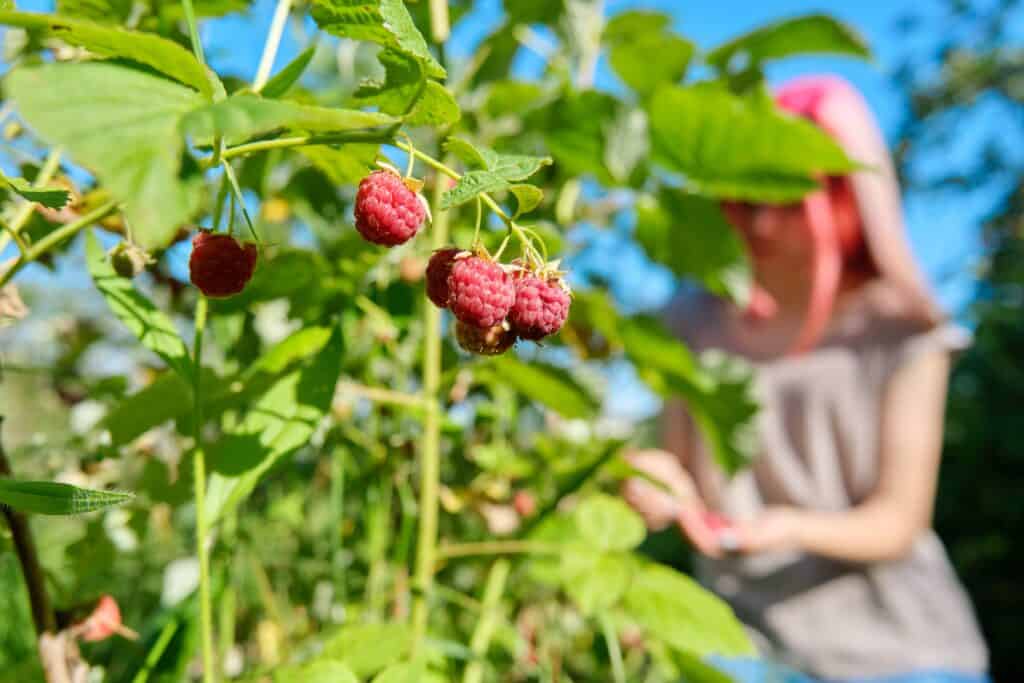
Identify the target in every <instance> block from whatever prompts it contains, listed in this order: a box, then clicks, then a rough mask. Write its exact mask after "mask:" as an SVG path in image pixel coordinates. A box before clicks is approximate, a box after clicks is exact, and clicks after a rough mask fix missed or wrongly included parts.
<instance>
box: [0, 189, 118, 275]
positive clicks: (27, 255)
mask: <svg viewBox="0 0 1024 683" xmlns="http://www.w3.org/2000/svg"><path fill="white" fill-rule="evenodd" d="M116 208H117V202H112V201H111V202H107V203H106V204H103V205H102V206H99V207H97V208H95V209H93V210H92V211H90V212H89V213H87V214H85V215H84V216H82V217H81V218H79V219H78V220H76V221H72V222H71V223H68V224H66V225H62V226H61V227H59V228H57V229H56V230H54V231H53V232H51V233H50V234H48V235H46V237H44V238H43V239H41V240H39V241H38V242H36V243H35V244H33V245H32V246H31V247H29V249H28V251H27V252H24V253H22V254H21V255H20V256H19V257H18V260H17V261H15V262H14V263H13V264H12V265H11V267H10V268H8V269H7V270H5V271H4V272H3V273H2V274H0V287H3V286H4V285H6V284H7V283H8V282H10V281H11V278H13V277H14V276H15V275H17V274H18V271H20V270H21V269H22V268H24V267H25V266H26V265H27V264H29V263H31V262H33V261H35V260H36V259H37V258H39V257H40V256H42V255H43V254H45V253H46V252H47V251H49V250H50V249H53V248H54V247H55V246H57V245H58V244H60V243H61V242H63V241H64V240H66V239H69V238H71V237H72V236H73V235H75V233H77V232H78V231H79V230H81V229H82V228H87V227H89V226H90V225H92V224H93V223H95V222H96V221H98V220H100V219H102V218H104V217H105V216H107V215H108V214H110V213H113V211H114V210H115V209H116Z"/></svg>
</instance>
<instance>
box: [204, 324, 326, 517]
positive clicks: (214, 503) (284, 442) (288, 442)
mask: <svg viewBox="0 0 1024 683" xmlns="http://www.w3.org/2000/svg"><path fill="white" fill-rule="evenodd" d="M342 351H343V345H342V337H341V332H340V330H335V331H334V332H333V333H332V335H331V338H330V339H329V340H328V341H327V344H326V345H325V346H324V347H323V349H322V350H321V351H320V352H319V353H318V354H317V355H316V356H315V357H314V358H313V359H311V361H310V362H309V363H308V364H307V365H305V366H304V367H302V368H300V369H299V370H296V371H294V372H291V373H289V374H287V375H284V376H283V377H281V378H280V379H278V380H277V381H276V382H274V383H273V384H272V385H271V386H270V387H269V389H267V391H266V393H264V394H263V395H262V396H260V397H259V399H257V400H256V401H255V403H254V404H253V406H252V407H251V408H250V409H249V410H248V411H247V412H246V414H245V418H244V419H243V420H242V421H241V423H240V424H238V425H237V426H236V427H235V428H233V429H231V430H229V431H227V432H226V433H225V434H224V435H223V436H222V437H221V438H220V440H219V441H217V442H216V443H215V444H212V445H211V446H210V448H209V459H210V467H211V469H213V470H214V474H213V476H212V477H211V479H210V486H209V490H208V499H209V501H210V506H209V509H210V518H211V519H213V520H216V519H217V518H218V517H220V516H221V515H223V514H224V513H226V512H228V511H230V510H232V509H234V508H235V507H237V506H238V505H239V504H240V503H241V502H242V501H244V500H245V499H246V498H247V497H248V496H249V494H250V493H252V490H253V489H254V488H255V487H256V484H257V483H259V480H260V479H261V478H262V477H263V475H264V474H266V473H267V472H268V471H269V470H270V468H271V467H273V466H274V465H275V464H276V463H277V462H279V461H280V460H281V459H282V458H285V457H287V456H288V455H290V454H292V453H294V452H295V451H296V450H298V449H299V448H301V447H302V446H304V445H305V444H307V443H308V442H309V438H310V436H312V434H313V432H314V431H315V430H316V428H317V426H318V425H319V424H320V420H321V418H322V417H323V416H324V414H325V413H326V412H327V410H328V408H329V407H330V405H331V398H332V397H333V396H334V387H335V384H336V383H337V381H338V376H339V374H340V372H341V356H342Z"/></svg>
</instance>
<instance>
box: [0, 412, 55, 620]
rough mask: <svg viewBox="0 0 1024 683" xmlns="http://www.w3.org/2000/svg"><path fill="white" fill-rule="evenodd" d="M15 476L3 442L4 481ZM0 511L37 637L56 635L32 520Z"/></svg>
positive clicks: (0, 466)
mask: <svg viewBox="0 0 1024 683" xmlns="http://www.w3.org/2000/svg"><path fill="white" fill-rule="evenodd" d="M2 424H3V417H2V416H0V425H2ZM11 474H12V473H11V465H10V463H9V462H8V461H7V455H6V454H5V453H4V448H3V443H2V442H0V477H10V476H11ZM0 507H2V509H3V514H4V517H5V518H6V519H7V526H8V527H10V529H11V541H12V542H13V544H14V551H15V553H16V554H17V556H18V563H19V564H20V565H21V575H22V576H23V577H25V587H26V589H27V590H28V601H29V605H30V606H31V608H32V621H33V623H34V624H35V627H36V634H37V635H42V634H43V633H46V632H48V631H49V632H55V631H56V630H57V617H56V615H55V614H54V611H53V606H52V605H51V604H50V597H49V594H48V593H47V592H46V579H45V577H44V575H43V568H42V566H41V565H40V564H39V554H38V553H37V552H36V544H35V541H34V540H33V539H32V530H31V529H30V528H29V526H28V519H27V518H26V517H25V515H24V514H22V513H20V512H17V511H16V510H14V509H13V508H10V507H7V506H0Z"/></svg>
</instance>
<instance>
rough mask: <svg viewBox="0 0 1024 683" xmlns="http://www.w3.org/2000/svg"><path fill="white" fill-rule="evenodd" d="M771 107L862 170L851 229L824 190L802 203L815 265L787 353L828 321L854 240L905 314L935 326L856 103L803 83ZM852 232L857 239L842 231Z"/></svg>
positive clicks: (815, 79)
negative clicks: (806, 122)
mask: <svg viewBox="0 0 1024 683" xmlns="http://www.w3.org/2000/svg"><path fill="white" fill-rule="evenodd" d="M776 102H777V103H778V105H779V106H780V107H781V108H782V109H785V110H787V111H790V112H792V113H794V114H797V115H799V116H803V117H806V118H808V119H810V120H811V121H813V122H814V123H816V124H817V125H818V126H820V127H821V128H822V129H823V130H825V131H826V132H827V133H829V134H830V135H831V136H832V137H834V138H835V139H836V140H837V141H838V142H839V144H840V145H841V146H842V147H843V149H844V150H845V151H846V153H847V156H849V157H850V158H851V159H854V160H856V161H857V162H859V163H861V164H863V165H864V167H865V170H862V171H857V172H855V173H852V174H850V176H849V179H850V184H851V186H852V189H853V194H854V198H855V200H856V206H857V210H858V213H859V218H860V220H859V221H853V222H852V223H851V222H849V221H847V222H845V223H844V222H843V221H837V220H836V215H835V212H834V210H833V207H832V202H831V201H830V200H829V195H828V191H827V190H826V189H821V190H818V191H815V192H813V193H811V194H810V195H808V196H807V197H805V198H804V200H803V206H804V212H805V216H806V218H807V224H808V226H809V229H810V237H811V240H812V241H813V243H814V250H813V252H814V254H815V256H814V259H815V262H814V264H813V267H812V270H813V275H812V285H811V296H810V301H809V303H808V308H807V316H806V318H805V321H804V325H803V327H802V329H801V330H800V333H799V334H798V336H797V340H796V342H795V343H794V346H793V352H800V351H805V350H807V349H810V348H812V347H813V346H814V344H815V343H816V342H817V341H818V339H819V338H820V337H821V334H822V333H823V332H824V330H825V328H826V326H827V325H828V322H829V319H830V318H831V314H832V307H833V304H834V303H835V298H836V294H837V293H838V290H839V284H840V280H841V276H842V271H843V265H844V257H848V256H850V255H851V253H853V252H855V251H857V249H858V247H860V245H861V240H863V244H864V246H866V248H867V252H868V255H869V256H870V258H871V261H872V263H873V265H874V267H875V269H876V270H877V271H878V274H879V276H880V277H882V278H884V279H887V280H889V281H890V282H891V283H892V284H893V285H894V286H895V287H896V289H897V290H898V291H900V292H901V293H902V294H903V295H904V296H906V297H907V299H908V301H909V303H910V306H911V308H912V313H913V314H914V315H916V316H919V317H921V318H922V319H924V320H926V321H928V322H933V323H934V322H938V321H939V320H941V319H942V317H943V315H942V312H941V309H940V308H939V305H938V303H937V302H936V300H935V297H934V295H933V294H932V292H931V290H930V288H929V287H928V285H927V283H926V280H925V278H924V276H923V274H922V273H921V271H920V269H919V268H918V265H917V263H916V261H915V260H914V257H913V254H912V253H911V250H910V244H909V243H908V241H907V236H906V230H905V226H904V222H903V210H902V207H901V204H900V191H899V185H898V184H897V182H896V174H895V172H894V170H893V166H892V159H891V158H890V156H889V151H888V148H887V147H886V144H885V140H884V138H883V137H882V134H881V131H880V130H879V129H878V125H877V123H876V122H875V118H874V116H873V115H872V114H871V111H870V110H869V109H868V107H867V104H866V103H865V102H864V99H863V98H862V97H861V96H860V94H859V93H858V92H857V91H856V90H855V89H854V88H853V87H852V86H851V85H850V84H849V83H847V82H846V81H844V80H842V79H841V78H838V77H836V76H808V77H803V78H798V79H795V80H792V81H790V82H788V83H786V84H785V85H783V86H782V87H781V88H780V89H779V90H778V92H777V93H776ZM858 224H859V227H860V230H859V231H858V230H856V228H855V227H854V228H852V229H851V228H850V227H849V226H850V225H858ZM844 226H845V229H844Z"/></svg>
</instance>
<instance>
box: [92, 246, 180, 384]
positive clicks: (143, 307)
mask: <svg viewBox="0 0 1024 683" xmlns="http://www.w3.org/2000/svg"><path fill="white" fill-rule="evenodd" d="M85 254H86V263H87V264H88V267H89V273H90V274H91V275H92V279H93V282H95V283H96V288H97V289H98V290H100V293H101V294H102V295H103V298H105V299H106V300H107V305H108V306H110V310H111V311H113V313H114V315H115V316H117V319H118V320H120V321H121V322H122V323H124V324H125V326H126V327H127V328H128V329H129V330H131V332H132V334H134V335H135V336H136V337H137V338H138V340H139V341H140V342H141V343H142V345H143V346H145V347H146V348H147V349H149V350H150V351H152V352H153V353H155V354H157V355H158V356H160V357H161V358H163V359H164V362H166V363H167V365H168V366H169V367H171V368H173V369H174V371H175V372H177V373H178V374H179V375H180V376H181V377H185V378H190V377H191V376H192V361H191V359H190V358H189V355H188V349H187V348H186V347H185V342H184V341H182V339H181V336H180V335H179V334H178V330H177V329H176V328H175V327H174V323H173V322H171V319H170V318H168V317H167V315H166V314H165V313H164V312H163V311H161V310H160V309H158V308H157V307H156V306H155V305H154V304H153V302H152V301H150V300H149V299H148V298H146V296H145V295H143V294H142V293H141V292H139V291H138V290H137V289H135V286H134V285H133V284H132V280H130V279H128V278H124V277H121V276H120V275H118V274H117V273H116V272H114V267H113V265H111V263H110V260H109V259H108V258H107V257H106V254H105V253H104V252H103V247H102V246H100V243H99V240H97V239H96V236H95V235H94V234H92V233H91V232H90V233H89V234H88V235H86V242H85Z"/></svg>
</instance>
